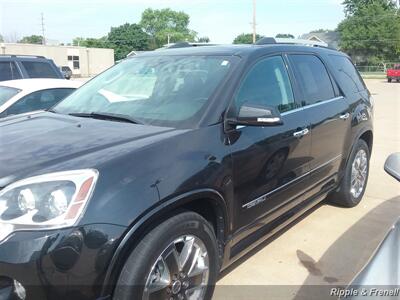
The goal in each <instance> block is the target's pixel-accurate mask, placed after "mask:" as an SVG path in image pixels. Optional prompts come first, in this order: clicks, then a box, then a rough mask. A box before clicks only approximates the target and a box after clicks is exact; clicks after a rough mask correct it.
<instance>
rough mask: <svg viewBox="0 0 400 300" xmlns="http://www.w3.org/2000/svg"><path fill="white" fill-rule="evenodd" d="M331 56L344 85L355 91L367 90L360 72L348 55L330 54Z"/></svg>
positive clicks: (339, 78)
mask: <svg viewBox="0 0 400 300" xmlns="http://www.w3.org/2000/svg"><path fill="white" fill-rule="evenodd" d="M330 57H331V59H332V63H333V67H334V68H335V69H336V70H337V71H338V74H339V77H338V80H339V81H340V83H341V84H342V85H343V86H344V87H346V88H347V89H348V90H350V91H353V92H355V93H356V92H358V91H363V90H365V86H364V83H363V81H362V79H361V77H360V74H359V73H358V71H357V70H356V68H355V67H354V65H353V64H352V62H351V61H350V60H349V59H348V58H347V57H345V56H338V55H330Z"/></svg>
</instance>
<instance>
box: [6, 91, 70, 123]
mask: <svg viewBox="0 0 400 300" xmlns="http://www.w3.org/2000/svg"><path fill="white" fill-rule="evenodd" d="M74 90H75V89H70V88H59V89H48V90H43V91H37V92H33V93H32V94H29V95H26V96H24V97H22V98H21V99H20V100H18V101H17V102H15V103H14V104H13V105H11V106H10V107H9V108H8V109H7V110H6V115H8V116H9V115H16V114H23V113H27V112H30V111H35V110H46V109H49V108H51V107H53V106H54V105H56V104H57V103H58V102H60V101H61V100H62V99H64V98H65V97H67V96H68V95H69V94H71V93H72V92H73V91H74Z"/></svg>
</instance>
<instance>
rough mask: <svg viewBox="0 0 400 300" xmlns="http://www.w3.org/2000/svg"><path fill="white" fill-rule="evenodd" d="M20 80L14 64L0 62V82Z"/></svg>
mask: <svg viewBox="0 0 400 300" xmlns="http://www.w3.org/2000/svg"><path fill="white" fill-rule="evenodd" d="M20 78H21V74H20V73H19V71H18V69H17V66H16V65H15V63H14V62H9V61H7V62H0V81H1V80H13V79H20Z"/></svg>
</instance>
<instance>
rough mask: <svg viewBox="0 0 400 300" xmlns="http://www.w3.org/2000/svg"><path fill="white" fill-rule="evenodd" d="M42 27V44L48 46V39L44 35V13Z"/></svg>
mask: <svg viewBox="0 0 400 300" xmlns="http://www.w3.org/2000/svg"><path fill="white" fill-rule="evenodd" d="M41 21H42V22H41V25H42V44H43V45H46V37H45V34H44V32H45V30H44V14H43V13H41Z"/></svg>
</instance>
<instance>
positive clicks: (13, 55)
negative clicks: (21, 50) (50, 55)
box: [0, 54, 46, 58]
mask: <svg viewBox="0 0 400 300" xmlns="http://www.w3.org/2000/svg"><path fill="white" fill-rule="evenodd" d="M0 56H2V57H4V56H8V57H35V58H46V57H44V56H42V55H25V54H0Z"/></svg>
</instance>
